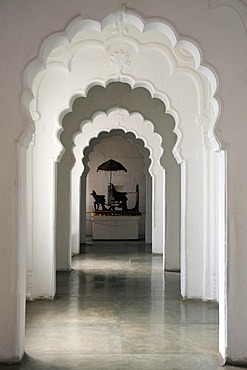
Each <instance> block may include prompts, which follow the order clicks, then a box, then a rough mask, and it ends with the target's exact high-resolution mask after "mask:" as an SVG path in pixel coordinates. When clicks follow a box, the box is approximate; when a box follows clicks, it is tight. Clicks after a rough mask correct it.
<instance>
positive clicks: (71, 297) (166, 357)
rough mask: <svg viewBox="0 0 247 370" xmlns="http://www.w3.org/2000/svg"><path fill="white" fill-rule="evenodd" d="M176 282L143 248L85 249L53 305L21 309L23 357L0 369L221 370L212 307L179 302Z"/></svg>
mask: <svg viewBox="0 0 247 370" xmlns="http://www.w3.org/2000/svg"><path fill="white" fill-rule="evenodd" d="M179 278H180V277H179V274H178V273H165V274H164V273H163V271H162V258H161V256H157V255H156V256H152V254H151V252H150V246H147V245H145V244H144V243H143V242H128V241H126V242H113V241H111V242H95V243H92V242H91V243H90V242H89V243H88V244H87V245H85V246H82V250H81V254H80V255H79V256H74V258H73V271H72V272H70V273H66V272H63V273H62V272H60V273H58V274H57V295H56V298H55V300H54V301H42V300H41V301H33V302H28V303H27V319H26V321H27V322H26V346H25V348H26V356H25V358H24V359H23V360H22V362H21V363H20V364H19V365H12V366H3V367H1V366H0V367H1V369H2V368H6V369H25V370H26V369H34V370H37V369H42V370H47V369H50V370H55V369H56V370H64V369H71V370H75V369H78V370H79V369H81V370H86V369H88V370H90V369H94V370H101V369H106V370H112V369H114V370H125V369H126V370H127V369H129V370H132V369H133V370H134V369H135V370H160V369H167V370H179V369H185V370H195V369H200V370H206V369H208V370H209V369H210V370H214V369H221V367H220V366H219V364H218V362H217V356H218V354H217V348H218V307H217V304H216V303H209V302H207V303H205V302H200V301H183V300H182V299H181V297H180V294H179V290H180V289H179ZM225 369H236V368H235V367H228V366H226V367H225Z"/></svg>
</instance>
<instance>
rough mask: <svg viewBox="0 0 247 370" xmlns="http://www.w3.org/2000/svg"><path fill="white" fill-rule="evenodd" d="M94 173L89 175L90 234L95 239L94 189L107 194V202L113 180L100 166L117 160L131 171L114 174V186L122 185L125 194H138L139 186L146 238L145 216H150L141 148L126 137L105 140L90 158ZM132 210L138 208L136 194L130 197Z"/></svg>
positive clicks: (88, 233) (140, 232)
mask: <svg viewBox="0 0 247 370" xmlns="http://www.w3.org/2000/svg"><path fill="white" fill-rule="evenodd" d="M89 159H90V160H89V163H88V165H89V168H90V171H89V173H88V176H87V190H86V199H87V201H86V203H87V208H86V212H87V219H88V220H89V221H88V222H87V235H88V236H92V224H91V222H90V213H91V212H92V211H93V210H94V207H93V201H94V199H93V198H92V196H91V195H90V193H91V192H92V190H95V191H96V193H97V194H105V195H106V200H107V186H108V183H109V180H110V175H109V173H105V172H104V171H98V172H97V168H98V166H99V165H100V164H102V163H104V162H105V161H107V160H108V159H114V160H116V161H118V162H120V163H122V164H123V165H124V167H125V168H126V169H127V172H113V174H112V183H113V184H114V185H115V186H121V191H126V192H135V189H136V185H137V184H138V185H139V191H140V198H139V210H140V212H141V213H142V218H141V222H140V225H139V237H140V238H144V236H145V213H146V204H145V201H146V178H145V175H144V159H143V156H142V154H141V153H140V151H139V149H138V147H137V146H136V145H135V144H134V143H132V142H131V141H130V140H129V139H125V138H124V137H122V136H113V137H111V138H109V139H108V138H105V139H102V140H101V141H100V143H99V144H97V145H96V146H95V147H94V150H93V152H92V153H91V154H90V156H89ZM127 197H128V202H127V205H128V208H133V207H134V206H135V194H128V195H127Z"/></svg>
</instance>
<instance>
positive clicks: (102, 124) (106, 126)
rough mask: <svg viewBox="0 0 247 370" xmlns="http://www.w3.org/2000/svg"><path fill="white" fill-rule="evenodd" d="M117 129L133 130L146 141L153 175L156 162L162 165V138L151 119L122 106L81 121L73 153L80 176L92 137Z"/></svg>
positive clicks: (75, 168)
mask: <svg viewBox="0 0 247 370" xmlns="http://www.w3.org/2000/svg"><path fill="white" fill-rule="evenodd" d="M116 129H119V130H122V131H123V132H125V133H127V132H131V133H133V134H134V136H135V137H136V138H138V139H141V140H142V141H143V142H144V144H145V147H146V148H147V149H148V150H149V153H150V160H151V165H150V167H149V172H150V174H151V175H153V171H154V166H155V164H156V163H158V165H160V166H161V164H160V158H161V156H162V154H163V149H162V145H161V143H162V138H161V136H160V135H159V134H157V133H155V132H154V125H153V123H152V122H151V121H149V120H144V117H143V116H142V115H141V114H140V113H137V112H134V113H129V112H128V111H127V110H126V109H121V108H115V109H111V110H110V111H107V112H96V113H95V114H94V117H92V120H86V121H83V122H82V123H81V130H80V132H77V133H76V134H75V136H74V148H73V153H74V156H75V160H76V161H75V165H74V167H73V169H72V171H78V174H79V176H80V175H81V174H82V172H83V170H84V168H83V163H82V161H81V157H82V153H83V151H84V149H85V148H86V147H87V146H89V144H90V141H91V139H93V138H96V137H98V136H99V134H100V133H101V132H110V131H112V130H116Z"/></svg>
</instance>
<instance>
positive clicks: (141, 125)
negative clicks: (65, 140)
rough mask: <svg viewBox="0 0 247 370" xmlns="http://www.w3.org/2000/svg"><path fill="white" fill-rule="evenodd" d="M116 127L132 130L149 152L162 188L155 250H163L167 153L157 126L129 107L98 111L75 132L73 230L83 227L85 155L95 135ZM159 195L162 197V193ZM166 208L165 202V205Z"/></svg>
mask: <svg viewBox="0 0 247 370" xmlns="http://www.w3.org/2000/svg"><path fill="white" fill-rule="evenodd" d="M112 130H121V131H123V132H125V133H132V134H133V135H134V137H135V138H136V139H140V140H141V141H142V142H143V143H144V146H145V147H146V148H147V149H148V151H149V158H150V161H151V163H150V166H149V168H148V171H149V173H150V175H151V176H152V178H153V184H154V186H155V187H156V189H158V190H157V191H155V189H154V194H153V207H152V209H153V214H152V221H153V229H156V233H153V245H154V246H155V247H154V251H156V249H155V248H157V250H159V252H162V250H163V246H164V235H165V234H164V225H165V219H164V214H162V216H161V212H160V206H161V204H162V202H161V198H162V196H161V193H162V194H163V191H162V189H164V173H165V171H164V169H163V168H162V166H161V164H160V158H161V156H162V154H163V149H162V145H161V143H162V138H161V136H160V135H159V134H157V133H156V132H154V126H153V123H152V122H151V121H148V120H144V118H143V117H142V115H141V114H140V113H136V112H135V113H129V112H128V111H127V110H126V109H121V108H115V109H111V110H109V111H108V112H106V113H105V112H96V113H95V114H94V116H93V117H92V119H91V120H86V121H83V122H82V123H81V130H80V131H78V132H77V133H76V134H75V137H74V148H73V153H74V156H75V159H76V161H75V165H74V167H73V169H72V171H71V216H72V217H71V229H72V230H75V232H74V233H75V234H76V230H79V227H78V226H76V225H79V218H80V217H79V213H80V210H79V204H80V199H79V189H80V178H81V175H82V173H83V171H84V165H83V161H82V154H83V152H84V150H85V149H86V148H87V147H88V146H89V145H90V141H91V140H92V139H93V138H97V137H98V136H99V135H100V133H102V132H108V133H109V132H111V131H112ZM158 194H159V196H158ZM162 207H163V204H162ZM78 239H79V234H78V232H77V237H75V238H74V240H75V246H74V245H72V250H73V249H75V248H76V245H78Z"/></svg>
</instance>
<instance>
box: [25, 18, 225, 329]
mask: <svg viewBox="0 0 247 370" xmlns="http://www.w3.org/2000/svg"><path fill="white" fill-rule="evenodd" d="M176 34H178V33H175V32H174V30H173V29H172V28H171V27H170V26H168V25H166V24H165V23H162V22H160V21H157V22H155V21H151V22H144V21H142V20H141V18H140V17H137V16H135V15H132V14H127V13H125V12H119V13H117V14H114V15H110V16H109V17H106V18H105V19H104V20H103V21H102V22H101V23H100V22H95V21H90V20H82V19H81V18H79V17H78V18H77V19H75V20H73V21H72V22H71V23H70V24H69V25H68V27H66V29H65V31H64V32H62V33H58V34H55V35H51V36H50V37H48V38H47V39H46V40H45V41H44V43H43V45H42V46H41V48H40V53H39V57H38V58H37V59H36V60H35V61H34V62H32V63H30V64H29V65H28V67H27V68H26V70H25V73H24V83H23V85H24V86H26V88H25V89H24V92H23V94H22V98H21V107H22V109H23V114H24V117H26V120H25V123H26V128H24V130H23V135H22V137H21V138H20V142H21V144H22V145H24V146H25V145H27V143H28V142H29V141H30V137H31V135H32V133H33V131H34V125H33V122H34V123H35V126H36V131H35V134H36V140H35V148H34V150H30V149H29V161H30V163H31V162H32V163H35V161H37V162H39V161H41V162H42V163H45V162H44V157H43V152H42V147H43V146H44V145H45V144H46V145H47V140H45V137H46V138H47V137H49V138H50V142H49V143H48V148H49V151H48V152H47V153H46V154H45V156H46V158H45V160H46V165H44V166H43V167H42V166H41V169H42V168H43V170H44V171H45V175H46V176H48V178H49V181H47V183H46V186H45V187H44V188H43V189H41V188H40V186H39V181H38V177H39V174H38V172H36V173H35V166H33V167H32V164H31V167H32V168H30V169H32V171H33V175H34V177H35V179H36V181H35V183H31V181H30V191H32V193H33V195H34V199H35V202H36V203H35V204H36V205H37V207H36V209H35V212H36V214H35V215H34V214H33V217H31V218H33V220H34V223H33V225H32V229H33V231H34V233H33V238H32V239H33V243H34V245H36V247H35V253H37V255H36V258H37V257H38V256H40V255H39V251H40V250H41V245H40V242H39V239H40V238H39V233H40V232H41V231H42V235H45V236H46V240H45V241H44V243H45V244H46V245H48V246H49V249H48V251H47V252H48V253H47V261H49V267H48V270H49V272H48V275H49V278H48V279H47V281H45V280H43V282H42V284H41V285H40V284H39V283H38V281H36V282H35V284H36V290H37V292H38V296H54V294H55V284H54V230H53V228H54V224H55V222H56V215H55V212H54V209H55V204H54V199H55V187H54V184H55V179H56V171H55V163H56V162H57V161H59V160H60V158H61V156H62V154H63V148H62V147H61V145H60V142H59V136H60V133H61V130H62V127H61V124H60V122H62V118H63V116H64V115H65V114H66V112H68V111H70V110H71V107H72V104H73V100H74V99H75V98H76V97H78V96H86V95H87V93H88V91H89V89H90V88H91V87H92V86H94V85H101V86H105V85H107V84H108V83H109V82H111V81H120V82H127V83H129V84H130V85H131V87H132V88H134V87H136V86H142V87H144V88H146V89H147V90H148V91H149V92H150V94H151V96H152V97H157V98H159V99H161V100H162V101H163V102H164V103H165V105H166V107H167V113H170V114H171V115H173V117H174V118H175V122H176V127H175V129H174V132H175V133H176V134H177V136H178V141H177V145H176V146H175V148H174V155H175V157H176V159H177V160H178V162H179V163H182V189H183V192H182V198H183V199H182V233H181V239H182V259H183V262H184V265H183V266H184V269H183V271H182V294H183V295H184V296H185V297H191V298H196V297H197V298H204V299H207V298H210V297H212V294H213V293H212V292H213V290H215V289H216V288H215V286H214V287H213V288H212V286H211V285H212V284H214V285H215V282H214V281H213V277H212V276H213V275H214V273H215V271H212V268H214V267H213V264H212V260H211V259H213V257H212V255H213V253H215V250H214V248H215V245H217V246H219V247H220V248H224V246H223V244H224V240H223V239H224V219H223V218H224V215H223V213H222V215H221V217H219V218H217V217H216V213H217V209H216V208H215V204H214V200H215V197H216V198H217V199H218V198H219V197H220V196H219V193H220V190H222V189H219V187H218V186H217V181H218V183H219V184H223V185H222V186H223V188H224V179H222V178H220V179H219V180H218V179H216V178H215V175H213V176H212V177H213V179H212V182H213V184H214V185H213V187H212V190H211V188H210V189H207V182H208V181H209V173H211V174H212V173H214V171H215V169H216V168H217V166H219V167H220V171H218V173H224V169H223V167H224V160H223V161H222V160H221V159H220V158H219V157H222V153H221V150H220V146H219V143H218V141H217V139H216V137H215V135H214V127H215V124H216V120H217V117H218V114H219V105H218V103H217V100H216V99H215V98H214V94H215V91H216V88H217V80H216V77H215V75H214V73H213V72H212V70H211V69H209V68H207V67H205V66H203V65H202V64H201V55H200V52H199V50H198V48H197V47H196V46H195V44H193V43H192V42H190V41H188V40H182V39H180V40H179V39H178V37H177V36H176ZM89 35H90V36H91V40H90V42H88V38H89V37H88V36H89ZM81 50H87V57H85V54H84V55H82V54H81ZM91 60H96V61H97V60H101V66H100V68H99V65H98V64H97V63H95V64H92V63H91ZM154 60H155V63H154ZM102 61H104V67H103V68H102ZM140 61H142V64H140ZM140 65H141V66H142V67H141V70H140V69H138V68H137V67H138V66H140ZM84 71H87V74H86V75H85V73H84ZM102 72H103V73H102ZM47 98H50V99H51V100H52V101H53V104H54V106H53V108H52V109H47V106H46V105H45V104H44V102H45V101H46V99H47ZM54 123H55V125H54ZM44 129H45V130H46V133H45V135H44ZM188 131H189V132H190V133H189V134H188ZM37 138H38V140H37ZM51 138H52V139H51ZM191 141H192V142H193V144H195V146H193V147H192V148H191V146H190V143H191ZM201 142H202V143H201ZM49 144H52V145H49ZM217 153H218V154H217ZM31 157H32V159H31ZM23 162H25V159H23ZM22 164H23V165H25V163H22ZM195 171H196V174H197V175H196V181H197V183H196V189H193V186H194V185H195V184H194V182H193V176H192V174H193V173H194V172H195ZM50 188H52V189H54V190H53V192H51V194H50V197H49V199H47V203H46V205H47V204H48V205H49V207H48V209H49V210H50V211H49V213H48V215H46V216H48V217H46V220H48V221H49V223H50V224H51V225H52V226H51V227H49V228H48V229H47V228H44V229H43V230H40V227H39V226H38V225H41V224H42V225H44V219H43V218H44V217H43V216H44V210H43V206H42V204H41V202H40V203H39V201H38V200H39V199H40V194H41V193H42V192H43V193H46V194H47V189H50ZM198 189H199V190H198ZM194 191H195V192H196V199H197V203H196V206H195V207H193V206H192V204H191V198H192V197H193V195H195V194H194ZM187 199H189V202H187V203H186V200H187ZM208 204H210V206H209V207H208ZM218 213H219V214H221V212H220V211H219V212H218ZM199 215H201V217H202V219H201V222H200V225H198V226H199V227H198V228H197V232H191V230H192V231H193V230H194V229H195V227H194V226H195V225H193V224H194V222H195V221H197V216H199ZM202 215H203V216H202ZM213 217H215V221H216V223H217V226H216V229H220V230H221V232H220V236H219V238H218V239H219V240H216V239H217V237H218V235H216V234H217V233H216V234H215V232H214V231H213V230H212V226H211V224H210V222H209V220H210V219H211V218H213ZM199 233H201V234H202V235H204V234H205V235H207V234H209V235H210V240H204V241H203V245H202V246H200V247H199V248H198V241H199V240H200V238H199V237H198V234H199ZM205 239H206V238H205ZM189 256H193V258H194V259H197V260H198V266H197V268H194V266H193V265H192V264H191V260H190V259H189ZM40 257H41V256H40ZM52 261H53V262H52ZM222 267H223V270H224V266H223V265H222ZM38 270H39V268H38V267H37V266H36V276H38V275H40V276H41V275H42V272H41V270H42V264H40V271H38ZM224 273H225V272H224V271H223V274H224ZM198 276H200V278H199V279H197V278H198ZM194 281H197V282H198V284H197V285H195V284H194ZM208 281H209V284H208ZM201 283H202V287H201ZM223 285H224V287H222V289H223V290H224V288H225V280H224V282H223ZM225 293H226V292H223V294H221V295H222V297H223V300H224V303H223V304H224V305H225V303H226V298H225V297H226V294H225ZM225 321H226V320H224V322H225Z"/></svg>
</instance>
